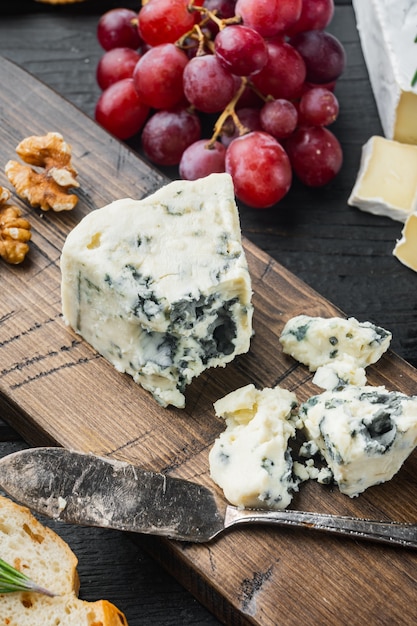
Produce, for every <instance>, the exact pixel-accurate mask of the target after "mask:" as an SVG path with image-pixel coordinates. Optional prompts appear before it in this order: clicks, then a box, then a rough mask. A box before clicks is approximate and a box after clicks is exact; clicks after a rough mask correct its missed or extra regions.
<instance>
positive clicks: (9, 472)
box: [0, 447, 417, 548]
mask: <svg viewBox="0 0 417 626" xmlns="http://www.w3.org/2000/svg"><path fill="white" fill-rule="evenodd" d="M0 486H1V487H2V489H3V490H4V491H5V492H6V493H8V494H9V495H10V496H11V497H12V498H13V499H15V500H17V501H18V502H20V503H22V504H24V505H25V506H27V507H29V508H30V509H32V510H34V511H37V512H38V513H41V514H43V515H45V516H47V517H50V518H52V519H55V520H58V521H62V522H67V523H70V524H80V525H84V526H97V527H103V528H113V529H117V530H123V531H128V532H134V533H145V534H153V535H160V536H164V537H168V538H170V539H176V540H180V541H188V542H197V543H203V542H208V541H211V540H212V539H214V538H215V537H217V536H218V535H220V534H221V533H222V532H224V531H225V530H226V529H230V528H231V527H233V526H237V525H243V524H269V525H280V526H287V527H288V526H293V527H294V526H297V527H302V528H306V529H314V530H319V531H325V532H330V533H337V534H340V535H345V536H350V537H353V538H355V539H369V540H373V541H378V542H383V543H386V544H392V545H398V546H402V547H405V548H417V525H416V524H406V523H400V522H391V521H390V522H383V521H374V520H366V519H359V518H354V517H344V516H337V515H326V514H321V513H309V512H303V511H293V510H283V511H265V510H253V509H239V508H236V507H234V506H230V505H228V504H227V503H226V502H225V501H224V500H222V498H219V497H218V496H217V495H216V494H215V493H213V492H212V491H210V490H209V489H208V488H207V487H205V486H204V485H200V484H198V483H195V482H190V481H187V480H183V479H181V478H175V477H170V476H166V475H164V474H162V473H157V472H151V471H147V470H144V469H141V468H140V467H137V466H136V465H132V464H129V463H126V462H123V461H119V460H115V459H111V458H104V457H100V456H97V455H93V454H85V453H82V452H76V451H70V450H67V449H65V448H58V447H42V448H29V449H25V450H20V451H18V452H14V453H12V454H9V455H8V456H5V457H3V458H2V459H0Z"/></svg>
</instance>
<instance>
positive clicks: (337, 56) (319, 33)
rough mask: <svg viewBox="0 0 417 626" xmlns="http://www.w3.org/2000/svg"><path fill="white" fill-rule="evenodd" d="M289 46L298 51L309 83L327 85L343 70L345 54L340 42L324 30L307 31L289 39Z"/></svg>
mask: <svg viewBox="0 0 417 626" xmlns="http://www.w3.org/2000/svg"><path fill="white" fill-rule="evenodd" d="M290 44H291V45H292V46H294V48H296V50H298V52H299V53H300V54H301V56H302V57H303V59H304V62H305V64H306V69H307V76H306V80H307V81H308V82H310V83H316V84H319V85H320V84H322V83H329V82H331V81H333V80H336V79H337V78H339V76H340V75H341V74H342V72H343V70H344V69H345V64H346V53H345V50H344V48H343V46H342V44H341V43H340V41H339V40H338V39H337V38H336V37H334V35H331V34H330V33H328V32H326V31H324V30H309V31H305V32H302V33H298V35H295V36H294V37H291V39H290Z"/></svg>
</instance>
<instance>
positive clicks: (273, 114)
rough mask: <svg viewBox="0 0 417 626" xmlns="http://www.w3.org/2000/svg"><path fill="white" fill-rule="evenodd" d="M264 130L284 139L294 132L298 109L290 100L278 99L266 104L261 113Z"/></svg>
mask: <svg viewBox="0 0 417 626" xmlns="http://www.w3.org/2000/svg"><path fill="white" fill-rule="evenodd" d="M260 122H261V126H262V129H263V130H264V131H265V132H267V133H269V134H270V135H272V136H273V137H275V138H276V139H284V138H285V137H289V136H290V135H291V133H293V132H294V130H295V128H296V126H297V122H298V113H297V109H296V108H295V106H294V105H293V103H292V102H290V101H289V100H284V99H282V98H281V99H278V100H271V101H270V102H265V104H264V106H263V107H262V109H261V112H260Z"/></svg>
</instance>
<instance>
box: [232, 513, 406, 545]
mask: <svg viewBox="0 0 417 626" xmlns="http://www.w3.org/2000/svg"><path fill="white" fill-rule="evenodd" d="M237 524H278V525H279V526H296V527H302V528H309V529H312V530H320V531H323V532H328V533H335V534H338V535H345V536H349V537H353V538H355V539H370V540H372V541H378V542H382V543H387V544H391V545H399V546H402V547H404V548H417V525H416V524H407V523H401V522H379V521H375V520H369V519H361V518H357V517H345V516H342V515H326V514H323V513H307V512H303V511H291V510H285V511H254V510H251V509H238V508H236V507H233V506H228V507H227V508H226V516H225V528H228V527H230V526H235V525H237Z"/></svg>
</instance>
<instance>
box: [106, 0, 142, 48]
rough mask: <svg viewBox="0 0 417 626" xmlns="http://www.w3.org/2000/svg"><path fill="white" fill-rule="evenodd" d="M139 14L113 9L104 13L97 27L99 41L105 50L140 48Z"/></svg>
mask: <svg viewBox="0 0 417 626" xmlns="http://www.w3.org/2000/svg"><path fill="white" fill-rule="evenodd" d="M137 17H138V16H137V13H135V12H134V11H132V10H131V9H111V10H110V11H107V13H103V15H102V16H101V18H100V19H99V21H98V25H97V39H98V41H99V43H100V45H101V47H102V48H104V50H111V49H112V48H133V49H136V48H139V46H140V44H141V43H142V42H141V39H140V37H139V33H138V28H137V25H136V22H137Z"/></svg>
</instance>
